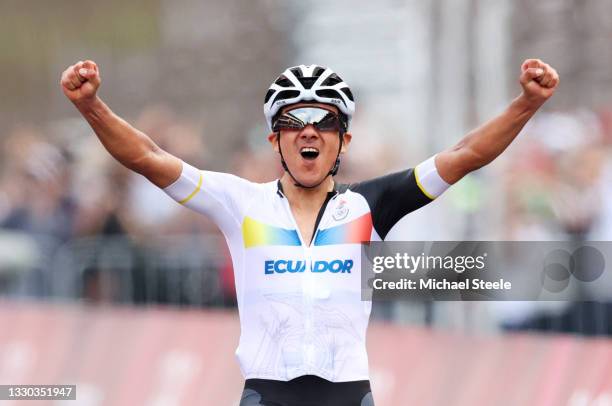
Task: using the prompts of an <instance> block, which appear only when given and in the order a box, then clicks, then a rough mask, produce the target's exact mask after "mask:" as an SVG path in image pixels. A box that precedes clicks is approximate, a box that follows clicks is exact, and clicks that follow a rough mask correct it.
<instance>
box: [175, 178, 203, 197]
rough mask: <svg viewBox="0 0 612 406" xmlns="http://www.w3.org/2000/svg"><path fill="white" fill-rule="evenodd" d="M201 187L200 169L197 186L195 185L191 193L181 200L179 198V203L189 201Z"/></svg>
mask: <svg viewBox="0 0 612 406" xmlns="http://www.w3.org/2000/svg"><path fill="white" fill-rule="evenodd" d="M201 188H202V171H200V179H198V186H196V188H195V190H194V191H193V192H191V194H190V195H189V196H187V197H186V198H184V199H183V200H179V203H180V204H185V203H187V202H188V201H190V200H191V199H192V198H193V197H194V196H195V195H197V194H198V192H199V191H200V189H201Z"/></svg>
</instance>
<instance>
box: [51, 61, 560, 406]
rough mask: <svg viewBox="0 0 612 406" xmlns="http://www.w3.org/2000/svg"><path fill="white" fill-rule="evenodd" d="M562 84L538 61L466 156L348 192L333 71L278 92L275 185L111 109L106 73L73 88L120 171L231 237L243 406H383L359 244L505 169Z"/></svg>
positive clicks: (91, 67) (270, 116) (346, 101)
mask: <svg viewBox="0 0 612 406" xmlns="http://www.w3.org/2000/svg"><path fill="white" fill-rule="evenodd" d="M558 83H559V76H558V74H557V72H556V71H555V70H554V69H553V68H552V67H550V66H549V65H548V64H546V63H544V62H542V61H540V60H538V59H529V60H526V61H525V62H524V63H523V65H522V67H521V75H520V84H521V86H522V93H521V94H520V96H518V97H517V98H516V99H515V100H513V101H512V103H511V104H510V105H509V107H508V108H507V109H506V110H505V111H504V112H502V113H501V114H500V115H498V116H497V117H495V118H493V119H492V120H490V121H489V122H487V123H485V124H484V125H482V126H481V127H479V128H477V129H475V130H473V131H471V132H470V133H469V134H467V135H466V136H465V137H463V138H462V139H461V140H460V141H459V143H458V144H457V145H455V146H453V147H452V148H449V149H447V150H445V151H442V152H440V153H438V154H436V155H434V156H432V157H430V158H429V159H427V160H425V161H423V162H422V163H420V164H419V165H417V166H416V167H414V168H411V169H406V170H403V171H400V172H397V173H393V174H389V175H386V176H383V177H380V178H376V179H372V180H367V181H364V182H360V183H355V184H351V185H341V184H336V183H335V182H334V179H333V176H334V175H335V174H336V172H337V170H338V165H339V164H340V156H341V154H343V153H345V152H346V151H347V148H348V147H349V144H350V143H351V138H352V136H351V134H350V132H349V126H350V122H351V118H352V116H353V113H354V106H355V104H354V99H353V95H352V93H351V91H350V89H349V87H348V85H347V84H346V83H345V82H344V81H343V80H342V79H341V78H340V77H339V76H338V75H337V74H335V73H334V72H333V71H332V70H331V69H329V68H325V67H321V66H317V65H310V66H305V65H300V66H296V67H292V68H288V69H287V70H285V71H284V72H283V74H282V75H280V76H279V77H278V78H277V79H276V80H275V81H274V82H273V83H272V85H271V86H270V89H269V90H268V92H267V94H266V96H265V101H264V114H265V118H266V121H267V124H268V126H269V128H270V134H269V136H268V140H269V141H270V143H271V144H272V147H273V148H274V150H275V151H276V152H278V154H279V157H280V159H281V162H282V165H283V168H284V170H285V172H284V174H283V175H282V177H281V178H280V179H278V180H276V181H273V182H268V183H262V184H258V183H252V182H249V181H247V180H245V179H241V178H238V177H236V176H233V175H230V174H224V173H218V172H211V171H205V170H199V169H196V168H194V167H193V166H191V165H189V164H188V163H186V162H183V161H181V160H180V159H179V158H177V157H174V156H172V155H170V154H169V153H167V152H165V151H163V150H162V149H160V148H159V147H158V146H157V145H155V144H154V143H153V141H152V140H151V139H150V138H149V137H148V136H147V135H146V134H143V133H142V132H140V131H138V130H137V129H135V128H133V127H132V126H131V125H130V124H128V123H127V122H126V121H124V120H122V119H121V118H120V117H118V116H117V115H115V114H114V113H113V112H112V111H111V110H110V109H109V108H108V107H107V106H106V105H105V104H104V103H103V102H102V100H100V98H99V97H98V96H97V90H98V88H99V86H100V74H99V72H98V67H97V66H96V64H95V63H94V62H93V61H85V62H82V61H79V62H78V63H76V64H74V65H72V66H70V67H68V68H67V69H66V70H65V71H64V72H63V74H62V78H61V86H62V89H63V91H64V94H65V95H66V96H67V97H68V99H70V101H72V102H73V103H74V105H75V106H76V108H77V109H78V110H79V111H80V113H81V114H82V115H83V117H84V118H85V119H86V120H87V121H88V122H89V124H90V125H91V127H92V128H93V130H94V131H95V133H96V134H97V136H98V137H99V139H100V141H101V142H102V144H103V145H104V147H105V148H106V149H107V150H108V152H109V153H110V154H111V155H112V156H113V157H114V158H115V159H117V160H118V161H119V162H120V163H121V164H123V165H124V166H126V167H128V168H130V169H132V170H134V171H136V172H138V173H140V174H142V175H143V176H145V177H146V178H148V179H149V180H150V181H151V182H153V183H154V184H155V185H157V186H158V187H160V188H162V189H163V190H164V191H165V192H166V193H168V194H169V195H170V196H171V197H173V198H174V199H175V200H177V201H178V202H179V203H180V204H183V205H185V206H187V207H190V208H192V209H194V210H196V211H198V212H201V213H203V214H205V215H208V216H210V217H211V218H212V219H213V220H214V221H215V222H216V224H217V225H218V226H219V228H220V229H221V231H222V232H223V234H224V236H225V238H226V240H227V243H228V246H229V248H230V252H231V255H232V261H233V266H234V277H235V281H236V291H237V298H238V307H239V314H240V324H241V335H240V341H239V345H238V349H237V350H236V355H237V357H238V360H239V363H240V367H241V370H242V373H243V375H244V378H245V380H246V381H245V387H244V391H243V394H242V400H241V405H242V406H247V405H317V406H320V405H334V406H338V405H361V406H367V405H373V404H374V402H373V399H372V394H371V391H370V383H369V376H368V360H367V353H366V346H365V332H366V327H367V324H368V318H369V314H370V309H371V302H364V301H361V279H360V263H359V258H360V243H362V242H366V241H371V240H384V238H385V237H386V235H387V232H388V231H389V230H390V228H391V227H392V226H393V225H394V224H395V223H396V222H397V221H398V220H399V219H400V218H402V217H403V216H404V215H406V214H407V213H409V212H411V211H413V210H416V209H418V208H419V207H422V206H423V205H425V204H427V203H429V202H431V201H432V200H433V199H435V198H436V197H437V196H439V195H440V194H441V193H443V192H444V190H445V189H446V188H448V186H449V185H451V184H453V183H455V182H457V181H458V180H459V179H461V178H462V177H463V176H465V175H466V174H467V173H469V172H471V171H473V170H476V169H478V168H480V167H482V166H484V165H486V164H488V163H489V162H491V161H492V160H493V159H495V158H496V157H497V156H498V155H499V154H500V153H502V152H503V151H504V149H505V148H506V147H507V146H508V145H509V144H510V143H511V142H512V140H514V138H515V137H516V136H517V135H518V133H519V131H520V130H521V128H522V127H523V126H524V125H525V123H526V122H527V121H528V120H529V119H530V118H531V117H532V116H533V114H534V113H535V112H536V111H537V110H538V108H539V107H540V106H541V105H542V104H543V103H544V102H545V101H546V100H547V99H548V98H550V97H551V96H552V94H553V93H554V91H555V89H556V88H557V86H558Z"/></svg>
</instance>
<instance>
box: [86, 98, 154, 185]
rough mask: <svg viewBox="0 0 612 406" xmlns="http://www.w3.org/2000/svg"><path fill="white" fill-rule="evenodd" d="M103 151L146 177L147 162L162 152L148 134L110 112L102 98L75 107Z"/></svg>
mask: <svg viewBox="0 0 612 406" xmlns="http://www.w3.org/2000/svg"><path fill="white" fill-rule="evenodd" d="M75 106H76V108H77V109H78V110H79V112H80V113H81V114H82V115H83V117H84V118H85V119H86V120H87V122H88V123H89V125H90V126H91V128H92V129H93V130H94V132H95V133H96V135H97V136H98V138H99V139H100V142H102V145H104V148H106V150H107V151H108V152H109V153H110V154H111V155H112V156H113V158H115V159H116V160H117V161H119V162H120V163H121V164H122V165H124V166H125V167H127V168H129V169H131V170H134V171H136V172H138V173H143V171H144V170H145V166H146V161H147V159H148V158H150V157H151V155H152V154H155V153H156V152H158V150H159V148H158V147H157V145H155V143H154V142H153V140H151V139H150V138H149V137H148V136H147V135H146V134H144V133H142V132H140V131H138V130H137V129H135V128H134V127H132V126H131V125H130V124H129V123H128V122H126V121H125V120H123V119H122V118H121V117H119V116H117V115H116V114H115V113H113V112H112V111H111V109H110V108H109V107H108V106H107V105H106V104H105V103H104V102H103V101H102V100H100V98H98V97H96V98H95V99H93V100H91V101H88V102H87V103H75Z"/></svg>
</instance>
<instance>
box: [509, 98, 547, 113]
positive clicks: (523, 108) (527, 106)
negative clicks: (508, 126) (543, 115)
mask: <svg viewBox="0 0 612 406" xmlns="http://www.w3.org/2000/svg"><path fill="white" fill-rule="evenodd" d="M543 104H544V101H543V100H539V99H538V100H536V99H533V98H530V97H529V96H527V95H526V94H525V92H522V93H521V94H520V95H519V96H518V97H517V98H516V99H514V100H513V101H512V103H511V105H510V106H511V108H512V109H513V110H515V111H517V112H518V113H519V114H520V115H523V114H527V115H533V114H535V112H536V111H538V109H539V108H540V107H542V105H543Z"/></svg>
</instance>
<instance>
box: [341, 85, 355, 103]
mask: <svg viewBox="0 0 612 406" xmlns="http://www.w3.org/2000/svg"><path fill="white" fill-rule="evenodd" d="M340 90H342V93H344V94H345V95H346V97H348V98H349V100H350V101H352V102H354V101H355V99H353V93H352V92H351V89H349V88H348V87H343V88H342V89H340Z"/></svg>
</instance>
